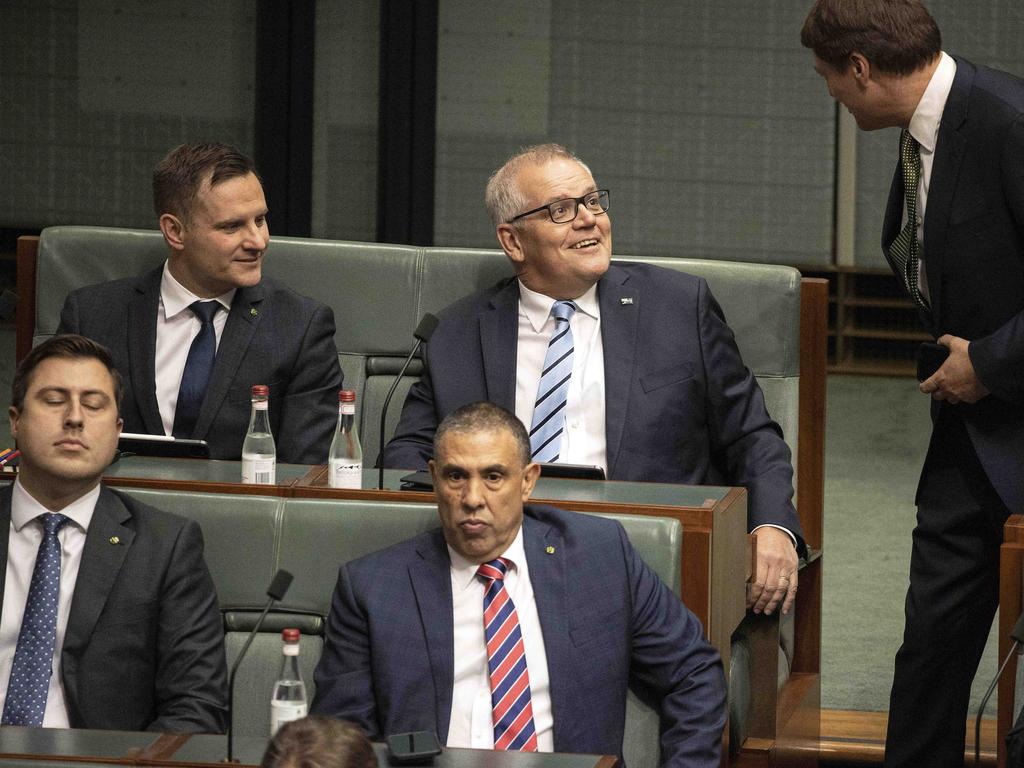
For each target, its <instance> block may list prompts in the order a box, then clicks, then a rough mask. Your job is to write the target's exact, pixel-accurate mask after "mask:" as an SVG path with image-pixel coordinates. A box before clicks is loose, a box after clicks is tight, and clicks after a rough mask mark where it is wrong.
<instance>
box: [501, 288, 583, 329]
mask: <svg viewBox="0 0 1024 768" xmlns="http://www.w3.org/2000/svg"><path fill="white" fill-rule="evenodd" d="M554 303H555V300H554V299H553V298H551V297H550V296H546V295H545V294H543V293H537V292H536V291H531V290H530V289H529V288H527V287H526V286H525V285H523V281H522V280H520V281H519V311H520V312H522V313H523V314H524V315H526V318H527V319H528V320H529V321H530V325H532V326H533V330H534V332H535V333H540V332H541V329H542V328H543V327H544V323H546V322H547V321H548V318H549V317H550V316H551V305H552V304H554ZM572 303H573V304H575V305H576V309H577V310H579V311H580V312H583V314H585V315H590V316H591V317H592V318H594V319H595V320H600V319H601V307H600V305H599V304H598V301H597V283H594V284H593V285H592V286H590V287H589V288H588V289H587V290H586V292H585V293H584V294H583V295H582V296H578V297H576V298H575V299H573V300H572Z"/></svg>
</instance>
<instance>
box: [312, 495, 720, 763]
mask: <svg viewBox="0 0 1024 768" xmlns="http://www.w3.org/2000/svg"><path fill="white" fill-rule="evenodd" d="M523 546H524V549H525V552H526V560H527V563H528V564H529V571H530V582H531V583H532V585H533V591H534V596H535V600H536V602H537V616H538V618H539V620H540V625H541V632H542V634H543V636H544V651H545V654H546V657H547V665H548V676H549V681H550V694H551V709H552V714H553V717H554V728H553V731H554V733H553V735H554V747H555V751H556V752H583V753H589V754H608V755H617V754H621V753H622V737H623V732H624V727H625V711H626V689H627V687H631V688H632V689H633V690H634V691H636V692H637V694H638V695H639V696H641V698H643V699H645V700H646V701H647V702H648V703H649V704H651V705H652V706H653V707H655V708H657V709H658V710H659V711H660V713H661V759H662V765H664V766H679V768H683V767H684V766H685V767H686V768H695V767H696V766H706V767H708V768H711V766H718V765H719V764H720V758H721V738H722V729H723V726H724V725H725V679H724V677H723V675H722V665H721V660H720V659H719V657H718V653H717V652H716V651H715V650H714V649H713V648H712V647H711V646H710V645H709V644H708V642H707V641H706V640H705V639H704V636H703V632H702V629H701V625H700V622H699V621H698V620H697V619H696V617H695V616H694V615H693V614H692V613H690V611H689V610H687V608H686V606H684V605H683V603H682V601H681V600H680V599H679V596H678V595H676V594H674V593H673V592H672V591H671V590H670V589H669V588H668V587H667V586H665V584H664V583H663V582H662V581H661V580H660V579H659V578H658V577H657V575H655V574H654V573H653V572H652V571H651V570H650V569H649V568H648V567H647V566H646V565H645V564H644V562H643V560H641V558H640V556H639V555H638V554H637V552H636V550H635V549H633V547H632V545H631V544H630V543H629V539H628V538H627V537H626V532H625V531H624V530H623V528H622V526H621V525H619V524H618V523H616V522H614V521H611V520H605V519H602V518H600V517H595V516H592V515H582V514H578V513H575V512H566V511H564V510H559V509H554V508H553V507H547V506H543V505H539V504H533V505H528V506H527V507H526V510H525V516H524V518H523ZM453 623H454V619H453V613H452V582H451V571H450V560H449V558H448V549H447V547H446V546H445V541H444V536H443V534H442V532H441V530H440V529H436V530H434V531H428V532H427V533H424V534H421V535H420V536H417V537H416V538H414V539H410V540H409V541H406V542H403V543H401V544H397V545H395V546H393V547H391V548H389V549H385V550H383V551H381V552H376V553H374V554H371V555H367V556H366V557H363V558H361V559H359V560H356V561H354V562H351V563H347V564H346V565H344V566H342V568H341V570H340V572H339V574H338V585H337V588H336V589H335V591H334V599H333V602H332V604H331V614H330V618H329V620H328V623H327V641H326V644H325V646H324V650H323V654H322V656H321V657H320V663H319V665H318V666H317V669H316V698H315V699H314V701H313V707H312V709H313V712H314V713H315V714H322V715H329V716H332V717H340V718H342V719H345V720H351V721H353V722H355V723H357V724H358V725H359V726H361V727H362V728H364V729H365V730H366V731H367V732H368V733H369V735H370V737H371V738H381V737H382V736H384V735H385V734H391V733H399V732H402V731H417V730H427V731H435V732H436V733H437V734H438V737H439V738H440V739H441V741H444V740H445V738H446V737H447V734H448V727H449V723H450V720H451V704H452V689H453V685H454V679H453V675H454V655H453V654H454V645H453V644H454V640H453V637H454V635H453V631H454V630H453Z"/></svg>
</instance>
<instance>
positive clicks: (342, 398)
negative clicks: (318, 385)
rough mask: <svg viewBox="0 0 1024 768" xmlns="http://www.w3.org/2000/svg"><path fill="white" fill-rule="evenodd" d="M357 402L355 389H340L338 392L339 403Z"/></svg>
mask: <svg viewBox="0 0 1024 768" xmlns="http://www.w3.org/2000/svg"><path fill="white" fill-rule="evenodd" d="M355 401H356V391H355V390H354V389H339V390H338V402H339V403H354V402H355Z"/></svg>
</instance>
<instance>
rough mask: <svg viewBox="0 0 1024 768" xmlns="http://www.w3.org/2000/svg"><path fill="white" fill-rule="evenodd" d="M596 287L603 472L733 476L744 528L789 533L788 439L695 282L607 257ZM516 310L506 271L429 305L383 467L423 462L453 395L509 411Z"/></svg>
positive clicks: (710, 299) (718, 481)
mask: <svg viewBox="0 0 1024 768" xmlns="http://www.w3.org/2000/svg"><path fill="white" fill-rule="evenodd" d="M597 293H598V301H599V303H600V306H601V338H602V343H603V347H604V371H605V438H606V440H607V456H608V477H609V478H610V479H611V480H634V481H650V482H663V483H687V484H693V485H741V486H745V487H746V489H747V491H748V493H749V506H748V524H749V526H750V528H754V527H756V526H758V525H762V524H764V523H772V524H776V525H781V526H783V527H785V528H788V529H789V530H790V531H792V532H793V533H794V534H795V535H796V536H797V537H800V536H801V529H800V523H799V520H798V519H797V516H796V510H795V509H794V508H793V502H792V498H793V468H792V464H791V462H790V451H789V448H788V447H787V446H786V443H785V442H784V441H783V440H782V431H781V430H780V429H779V426H778V424H776V423H775V422H774V421H772V419H771V417H769V415H768V412H767V411H766V409H765V404H764V396H763V394H762V393H761V388H760V387H759V386H758V385H757V380H756V379H755V378H754V375H753V374H752V373H751V372H750V370H749V369H748V368H747V367H746V366H745V365H744V364H743V360H742V359H741V358H740V354H739V350H738V349H737V348H736V342H735V339H734V337H733V333H732V330H730V328H729V326H728V325H726V322H725V318H724V317H723V315H722V310H721V308H720V307H719V306H718V302H717V301H715V298H714V296H712V295H711V290H710V289H709V288H708V284H707V282H706V281H705V280H703V279H702V278H698V277H695V276H693V275H688V274H685V273H682V272H677V271H675V270H669V269H663V268H659V267H654V266H649V265H646V264H630V263H623V262H616V263H615V264H613V265H612V266H611V267H610V268H609V269H608V272H607V273H606V274H605V276H604V277H603V278H601V280H600V282H599V283H598V287H597ZM624 302H625V303H624ZM518 311H519V288H518V283H517V282H516V280H515V279H514V278H509V279H507V280H504V281H502V282H501V283H498V284H497V285H495V286H494V287H493V288H489V289H488V290H486V291H482V292H480V293H477V294H474V295H472V296H467V297H466V298H464V299H460V300H459V301H457V302H455V303H454V304H452V305H451V306H449V307H448V308H446V309H445V310H444V311H443V312H442V313H440V324H439V325H438V327H437V330H436V331H435V332H434V335H433V336H431V338H430V343H429V344H428V348H427V361H428V363H429V373H428V374H425V375H424V376H423V378H422V379H421V380H420V381H419V382H418V383H417V384H415V385H413V387H412V389H411V390H410V392H409V395H408V397H407V398H406V401H405V406H404V408H403V410H402V416H401V420H400V421H399V424H398V428H397V430H396V431H395V436H394V438H393V439H392V440H391V442H390V443H389V444H388V446H387V449H386V451H385V453H384V465H385V466H387V467H397V468H410V469H419V468H422V467H424V466H426V462H427V459H429V458H430V455H431V453H432V444H431V441H432V440H433V437H434V431H435V430H436V428H437V425H438V423H439V422H440V421H441V419H443V418H444V417H445V416H446V415H447V414H449V413H451V412H452V411H453V410H455V409H456V408H458V407H459V406H462V405H465V404H467V403H471V402H474V401H477V400H490V401H491V402H494V403H497V404H498V405H501V406H503V407H505V408H507V409H509V410H510V411H515V397H516V395H515V392H516V345H517V339H518Z"/></svg>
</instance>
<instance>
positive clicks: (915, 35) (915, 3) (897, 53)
mask: <svg viewBox="0 0 1024 768" xmlns="http://www.w3.org/2000/svg"><path fill="white" fill-rule="evenodd" d="M800 42H801V43H802V44H803V45H804V47H805V48H810V49H811V50H813V51H814V53H815V55H816V56H817V57H818V58H819V59H821V60H822V61H824V62H825V63H826V64H829V65H830V66H832V67H834V68H835V69H837V70H839V71H840V72H845V71H846V69H847V67H848V66H849V63H850V54H851V53H854V52H855V51H856V52H858V53H860V54H862V55H863V56H864V57H865V58H866V59H867V60H868V61H869V62H870V63H871V65H872V66H873V67H876V68H877V69H878V70H880V71H881V72H886V73H888V74H893V75H909V74H910V73H912V72H916V71H917V70H919V69H921V68H922V67H924V66H926V65H927V64H929V63H930V62H932V61H933V60H934V59H935V57H936V56H938V55H939V53H940V52H941V51H942V33H941V32H939V27H938V25H937V24H936V23H935V19H933V18H932V16H931V14H930V13H928V9H927V8H925V7H924V5H923V4H922V3H921V2H920V0H816V2H815V3H814V7H812V8H811V11H810V13H809V14H807V19H806V20H805V21H804V26H803V29H802V30H801V31H800Z"/></svg>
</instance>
